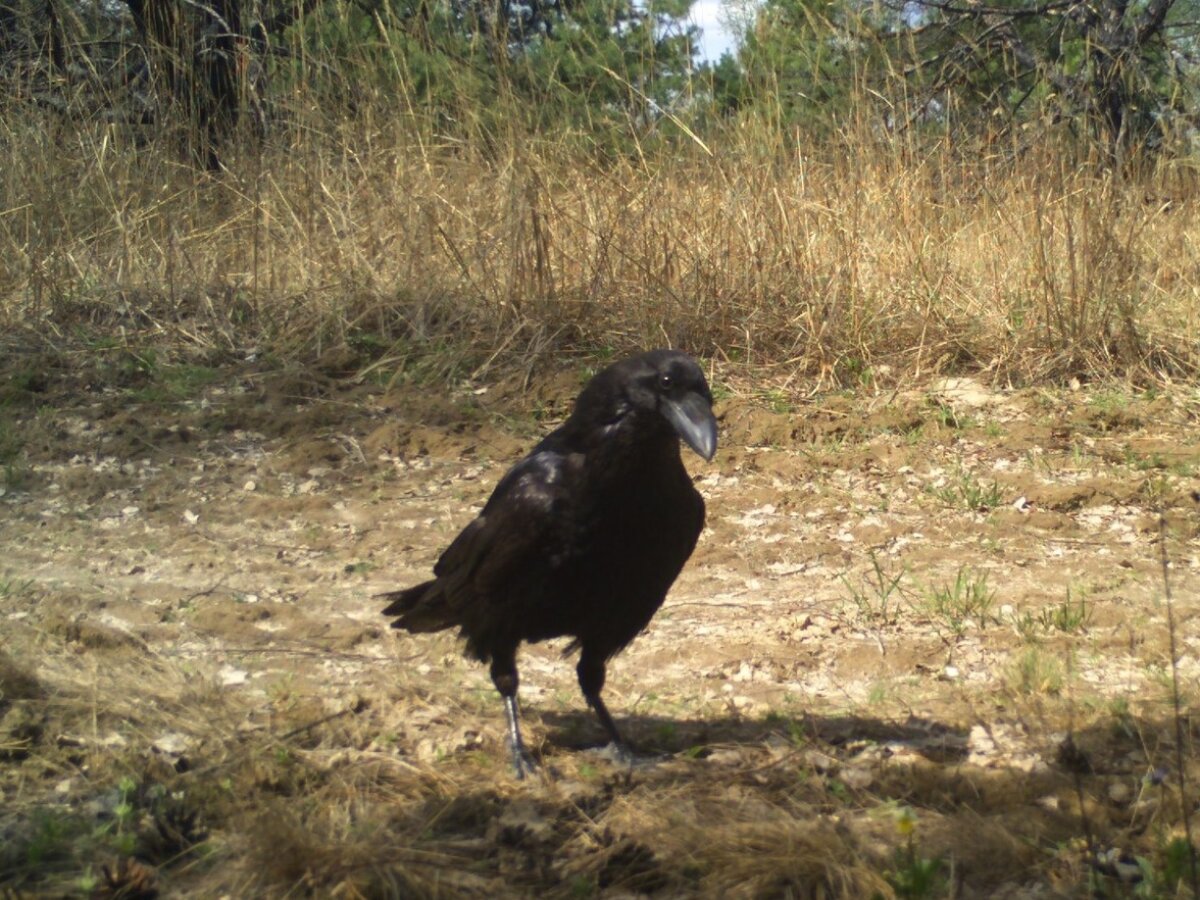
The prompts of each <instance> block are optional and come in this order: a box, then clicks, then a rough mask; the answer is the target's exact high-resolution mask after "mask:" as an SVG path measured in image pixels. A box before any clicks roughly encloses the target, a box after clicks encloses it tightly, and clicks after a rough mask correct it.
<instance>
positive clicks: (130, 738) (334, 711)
mask: <svg viewBox="0 0 1200 900" xmlns="http://www.w3.org/2000/svg"><path fill="white" fill-rule="evenodd" d="M584 377H585V373H582V372H579V371H570V372H567V373H564V374H562V375H559V376H557V377H552V378H542V379H539V380H535V382H534V383H533V385H532V386H531V387H530V388H528V389H526V388H525V386H524V385H523V384H522V383H521V382H520V381H519V380H516V379H514V380H512V381H511V382H508V381H506V382H501V383H499V384H491V385H484V384H477V385H468V386H464V387H463V388H462V389H461V390H459V391H457V392H454V393H452V394H447V395H444V396H443V395H441V394H440V393H438V392H437V391H431V390H429V389H425V388H422V389H418V388H407V389H402V388H397V387H393V388H391V389H388V388H386V387H375V386H366V385H353V384H349V385H348V384H346V383H342V382H335V381H333V380H328V379H325V378H322V377H321V376H320V375H312V374H304V375H295V376H289V375H285V374H279V373H263V372H260V371H255V370H252V369H250V368H247V369H246V370H245V371H244V372H241V373H232V374H231V373H228V372H221V373H215V372H211V371H209V370H204V369H187V370H185V369H184V368H182V367H181V368H179V369H171V370H169V371H168V370H163V371H138V372H134V373H132V374H131V375H130V376H129V377H128V378H126V379H125V383H123V384H122V383H121V382H120V380H117V381H114V380H113V379H112V378H99V377H97V378H92V377H90V376H89V375H88V374H87V373H85V372H72V371H70V370H69V369H67V368H55V367H54V366H47V367H45V368H44V369H39V368H37V367H30V366H26V367H25V368H23V369H21V370H20V371H17V372H15V374H14V375H13V377H12V378H10V379H9V385H10V386H9V388H8V389H7V392H6V393H5V394H4V396H3V398H2V399H3V400H4V403H5V405H4V407H3V412H0V416H3V421H2V425H3V428H0V463H3V464H4V466H5V469H4V481H3V489H4V494H3V496H2V497H0V519H2V522H3V525H2V528H3V557H2V558H0V629H2V632H3V634H4V637H5V640H4V645H3V650H2V651H0V689H2V693H0V884H4V883H7V884H9V885H11V886H12V887H13V888H14V889H20V890H28V891H33V892H41V891H46V890H49V891H53V892H55V893H59V892H66V893H72V892H73V893H76V894H85V893H89V892H97V893H101V894H102V893H104V892H105V891H108V892H110V893H112V892H117V891H121V890H124V891H126V894H127V895H129V892H130V891H132V890H134V889H140V890H143V891H145V892H147V893H144V894H143V895H149V892H153V890H156V889H157V890H160V891H162V892H164V893H166V894H167V895H196V896H218V895H220V894H221V893H226V894H228V895H230V896H247V895H248V894H249V893H251V892H253V893H257V894H265V895H283V894H285V893H290V894H296V893H302V894H303V893H311V894H317V895H335V896H346V897H349V896H360V895H363V894H365V895H405V896H410V895H414V894H415V895H425V896H525V895H529V894H531V893H544V894H548V895H550V896H571V897H577V896H613V897H615V896H631V895H639V894H650V895H656V896H671V897H676V896H717V895H728V896H747V897H758V896H816V895H818V893H819V891H822V890H823V891H825V892H826V895H829V894H832V895H842V896H851V897H859V896H870V895H871V894H873V893H877V894H879V895H882V896H892V895H900V896H916V897H925V896H927V897H940V896H958V897H991V896H1010V897H1018V896H1019V897H1036V896H1087V895H1089V891H1100V892H1101V893H1107V894H1109V895H1112V896H1123V895H1125V894H1127V893H1131V892H1133V891H1135V890H1137V891H1140V892H1141V893H1142V894H1143V895H1149V896H1155V895H1162V896H1174V894H1173V893H1172V892H1173V891H1174V890H1175V887H1176V885H1177V884H1178V882H1179V880H1180V878H1181V877H1183V876H1185V875H1186V874H1187V866H1186V862H1187V857H1186V852H1182V851H1185V850H1186V847H1185V846H1184V845H1183V844H1182V843H1181V842H1180V840H1179V837H1180V835H1181V830H1180V829H1181V825H1182V816H1181V811H1180V810H1181V807H1180V802H1179V801H1180V793H1179V787H1180V779H1179V766H1178V756H1177V753H1176V747H1177V743H1176V732H1175V726H1174V722H1173V716H1172V693H1171V691H1172V681H1171V655H1170V651H1169V635H1168V620H1167V615H1166V606H1165V604H1164V602H1163V598H1164V591H1163V579H1162V572H1161V567H1160V561H1159V556H1158V553H1159V543H1158V542H1159V522H1158V517H1157V515H1156V512H1155V511H1156V509H1157V507H1158V504H1160V503H1161V504H1162V505H1163V506H1164V507H1165V508H1166V509H1167V511H1168V525H1169V540H1168V549H1169V552H1170V556H1171V565H1172V569H1171V579H1172V587H1173V589H1174V612H1175V617H1176V621H1177V624H1178V635H1177V638H1178V649H1177V654H1176V660H1177V664H1178V672H1179V687H1180V690H1181V697H1182V703H1183V706H1184V708H1185V711H1188V712H1190V711H1191V710H1194V709H1195V705H1196V688H1197V683H1198V679H1200V637H1198V636H1197V631H1196V626H1195V615H1196V613H1197V610H1198V609H1200V603H1198V600H1197V593H1196V585H1197V568H1198V567H1200V555H1198V553H1197V550H1198V544H1197V541H1196V538H1197V513H1196V511H1195V504H1194V502H1193V501H1192V499H1191V497H1190V493H1191V491H1192V490H1193V487H1194V486H1195V477H1194V470H1195V468H1196V466H1198V465H1200V441H1198V440H1197V435H1196V427H1195V417H1196V413H1197V411H1198V410H1200V397H1198V396H1197V394H1196V392H1195V391H1193V390H1191V389H1186V390H1185V389H1182V388H1181V389H1173V390H1170V391H1167V392H1163V393H1158V394H1145V393H1142V394H1134V393H1131V392H1128V391H1123V390H1117V389H1107V390H1081V391H1075V392H1063V393H1060V394H1056V393H1048V392H1043V391H1023V392H995V391H990V390H987V389H984V388H982V387H981V386H980V385H978V384H975V383H973V382H969V381H955V382H947V381H942V382H937V383H929V384H926V385H923V386H921V387H920V388H914V389H907V390H899V391H894V392H892V391H887V392H879V393H873V392H866V391H864V392H861V393H858V394H831V395H825V396H820V397H815V398H809V399H801V398H797V397H794V396H791V395H789V394H788V393H787V392H786V391H784V390H782V389H781V390H772V391H763V390H761V389H756V390H753V391H752V390H750V389H748V387H747V386H746V385H741V384H739V383H738V382H737V379H736V378H734V379H732V381H725V380H722V379H721V378H720V377H718V378H717V379H716V382H717V393H718V395H719V396H720V398H721V399H720V401H719V403H718V407H719V412H720V413H721V414H722V434H721V439H722V446H721V449H720V451H719V453H718V457H717V460H716V461H715V462H714V463H713V464H711V465H705V464H703V463H701V462H699V461H697V460H695V459H691V460H690V461H689V465H691V466H692V468H693V472H694V474H695V477H696V480H697V483H698V486H699V488H700V490H701V491H702V492H703V493H704V495H705V497H706V498H707V501H708V508H709V519H710V522H709V528H708V529H706V531H705V534H704V535H703V536H702V538H701V542H700V547H699V549H698V551H697V554H696V556H695V557H694V558H693V561H692V562H691V563H690V564H689V566H688V567H687V569H686V570H685V572H684V574H683V575H682V576H681V578H680V580H679V582H678V584H677V585H676V587H675V589H674V590H673V591H672V593H671V595H670V597H669V598H668V601H667V604H666V605H665V606H664V608H663V610H662V611H661V613H660V614H659V616H658V617H657V618H656V619H655V620H654V622H653V623H652V626H651V628H650V630H649V631H648V632H647V633H646V634H645V635H643V636H642V637H641V638H639V640H638V641H636V642H635V643H634V645H633V646H632V648H631V649H630V650H629V651H628V652H627V653H626V654H624V655H623V656H622V657H620V658H619V659H618V660H617V661H616V662H615V663H614V664H613V665H612V666H611V667H610V676H609V686H608V688H607V690H606V697H607V698H608V700H609V706H610V708H611V709H612V710H613V712H614V715H616V717H617V719H618V722H619V723H620V724H621V725H622V727H623V728H624V729H625V730H626V732H627V734H628V735H629V737H630V738H631V739H632V741H633V742H634V743H635V744H636V745H638V747H639V748H640V749H641V750H643V751H645V752H647V753H650V754H655V755H656V756H657V759H656V760H655V761H654V762H653V763H652V764H649V765H646V766H639V767H638V768H636V769H635V770H634V771H633V772H626V771H623V770H621V769H619V768H616V767H614V766H613V765H612V764H610V763H609V762H608V761H606V759H605V757H604V756H603V754H601V753H597V752H596V751H595V750H594V749H593V748H595V747H596V745H597V744H598V742H599V740H600V731H599V728H598V727H597V726H596V725H595V723H594V722H593V721H592V719H591V717H590V716H589V715H588V714H587V713H586V711H585V710H584V709H583V704H582V700H581V698H580V697H579V695H578V691H577V688H576V686H575V683H574V668H573V664H571V663H569V662H566V661H563V660H562V659H561V658H560V652H561V645H555V644H551V645H543V646H538V647H533V648H528V649H527V650H526V651H525V652H524V653H523V656H522V659H521V672H522V678H523V683H522V698H523V701H524V706H525V710H526V715H527V721H528V729H529V735H528V736H529V738H530V743H531V746H532V747H533V748H534V749H535V750H536V752H538V753H539V754H540V755H541V758H542V760H543V762H544V764H545V766H546V768H547V769H548V770H549V771H550V772H551V773H552V777H550V778H547V779H546V780H545V781H543V782H535V783H527V784H517V783H514V782H513V781H512V780H511V778H510V776H509V774H508V771H507V766H506V756H505V753H504V752H503V743H502V734H503V732H502V722H503V718H502V715H501V710H500V704H499V702H498V700H497V698H496V696H495V694H494V692H493V691H492V689H491V686H490V683H489V682H488V680H487V677H486V672H485V671H484V670H483V669H482V668H481V667H478V666H474V665H471V664H469V663H467V662H466V661H465V660H463V659H462V658H461V656H460V655H459V652H458V647H457V644H456V642H455V640H454V639H453V637H452V636H449V635H437V636H417V637H414V636H409V635H403V634H396V633H392V632H390V631H389V630H388V629H386V628H385V627H383V626H384V623H383V622H382V621H381V619H380V618H379V616H378V614H377V613H378V603H377V602H376V601H373V600H372V599H371V595H372V594H373V593H375V592H378V591H381V590H385V589H388V588H392V587H396V586H401V585H405V584H409V583H412V582H414V581H416V580H418V579H419V578H421V577H423V576H424V574H425V573H426V572H427V571H428V569H429V567H430V566H431V565H432V563H433V561H434V560H435V559H436V557H437V554H438V552H439V551H440V550H441V549H442V548H443V547H444V546H445V544H446V543H447V541H448V540H449V539H450V538H451V537H452V536H453V535H454V534H455V533H456V532H457V530H458V529H459V528H460V527H461V526H462V525H463V524H464V523H465V522H466V521H467V520H468V519H469V518H470V516H471V515H472V513H473V511H474V510H475V509H476V508H477V507H478V506H479V505H480V504H482V502H483V501H484V500H485V499H486V496H487V494H488V492H489V491H490V489H491V487H492V486H493V485H494V483H495V481H496V480H497V479H498V477H499V476H500V475H501V474H502V472H503V470H504V468H505V467H506V466H507V465H508V464H509V463H510V462H511V461H512V460H513V459H514V458H515V457H516V456H517V455H519V454H520V453H521V452H522V451H523V450H526V449H528V448H529V447H530V446H531V445H532V444H533V442H534V441H535V439H536V436H537V435H539V434H541V433H542V432H544V431H545V430H546V429H547V428H548V427H549V424H550V422H552V421H556V420H557V418H558V417H559V416H561V414H562V412H563V410H564V409H565V408H566V407H565V404H566V403H568V402H569V400H570V398H571V397H572V396H573V394H574V393H575V392H576V391H577V389H578V387H579V385H580V383H581V380H582V379H583V378H584ZM1182 725H1183V730H1182V736H1183V740H1184V743H1185V746H1184V747H1183V754H1182V756H1183V758H1184V759H1185V760H1186V764H1187V765H1189V766H1191V767H1192V769H1191V770H1189V775H1190V777H1191V779H1192V784H1196V781H1197V776H1198V775H1200V771H1196V766H1195V754H1194V752H1193V751H1194V746H1193V740H1194V733H1193V732H1192V730H1191V729H1192V728H1193V725H1192V723H1191V719H1190V718H1185V719H1184V720H1183V723H1182ZM1191 796H1193V797H1194V796H1196V792H1195V791H1192V792H1191ZM1192 805H1193V803H1192V802H1190V801H1189V803H1188V806H1189V808H1190V807H1191V806H1192ZM1185 880H1186V879H1185Z"/></svg>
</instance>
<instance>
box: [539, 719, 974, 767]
mask: <svg viewBox="0 0 1200 900" xmlns="http://www.w3.org/2000/svg"><path fill="white" fill-rule="evenodd" d="M538 718H539V719H540V722H541V726H542V730H543V732H544V735H545V743H544V745H543V747H542V750H543V752H544V753H549V754H557V753H559V752H562V751H566V752H578V751H585V750H592V749H597V748H603V747H604V746H605V744H606V738H605V736H604V732H603V731H602V730H601V728H600V726H599V724H598V723H597V722H596V721H595V719H594V718H593V717H592V716H591V714H590V713H588V712H587V711H579V712H574V711H565V712H558V711H553V710H547V711H543V712H541V714H540V716H538ZM617 725H618V727H619V728H620V730H621V733H622V736H623V737H624V738H625V739H626V740H627V741H628V742H629V744H630V746H631V747H632V749H633V750H634V752H635V753H636V754H637V755H639V756H652V757H653V756H658V757H677V756H682V757H689V758H697V759H702V758H704V757H706V756H708V755H711V754H712V753H714V752H717V751H718V750H721V749H730V748H747V749H749V748H755V747H763V746H764V745H776V746H778V745H780V744H781V743H783V742H786V743H787V744H790V745H792V746H794V747H797V748H799V747H806V748H822V747H823V748H826V749H827V750H828V751H829V752H831V753H834V754H838V755H840V754H841V753H842V752H843V751H844V752H846V753H856V752H859V751H861V750H862V749H863V748H865V747H868V746H874V747H883V748H903V749H905V750H908V751H911V752H914V753H917V754H918V755H920V756H922V757H924V758H926V759H928V760H930V761H931V762H937V763H954V762H957V761H961V760H963V759H965V758H966V756H967V752H968V734H967V732H966V731H964V730H963V729H961V728H956V727H953V726H950V725H946V724H944V723H941V722H938V721H936V720H933V719H927V718H920V717H917V716H910V717H909V718H908V719H906V720H904V721H886V720H882V719H876V718H870V717H864V716H850V715H848V716H811V715H799V716H795V717H790V716H779V715H767V716H764V717H760V718H751V717H745V716H739V715H729V716H723V717H705V718H675V717H670V716H661V715H647V714H639V713H635V714H632V715H627V716H623V717H620V718H618V720H617Z"/></svg>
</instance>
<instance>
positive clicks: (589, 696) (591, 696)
mask: <svg viewBox="0 0 1200 900" xmlns="http://www.w3.org/2000/svg"><path fill="white" fill-rule="evenodd" d="M575 672H576V674H577V675H578V676H579V688H580V690H582V691H583V696H584V699H586V700H587V702H588V706H590V707H591V708H592V710H593V711H594V712H595V713H596V718H597V719H599V720H600V726H601V727H602V728H603V729H604V731H605V732H606V733H607V734H608V737H609V740H611V741H612V750H613V755H614V756H615V757H616V759H617V760H618V761H619V762H622V763H628V764H632V763H633V751H632V750H630V749H629V745H628V744H626V743H625V741H624V739H623V738H622V737H621V732H619V731H617V723H616V722H614V721H613V718H612V716H611V715H609V713H608V707H607V706H605V705H604V701H603V700H601V699H600V692H601V691H602V690H603V689H604V676H605V671H604V660H603V659H599V660H597V659H596V658H595V657H594V656H592V655H591V654H589V653H588V652H587V650H584V651H583V653H582V654H581V655H580V657H579V665H577V666H576V667H575Z"/></svg>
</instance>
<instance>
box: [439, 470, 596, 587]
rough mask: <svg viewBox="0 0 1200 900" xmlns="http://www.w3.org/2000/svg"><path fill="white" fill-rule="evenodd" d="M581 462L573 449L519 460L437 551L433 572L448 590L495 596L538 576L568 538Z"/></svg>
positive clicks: (563, 549) (557, 556)
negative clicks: (475, 513)
mask: <svg viewBox="0 0 1200 900" xmlns="http://www.w3.org/2000/svg"><path fill="white" fill-rule="evenodd" d="M581 464H582V458H581V457H580V456H579V454H570V453H563V452H559V451H556V450H551V449H538V450H535V451H534V452H533V453H531V454H530V455H529V456H527V457H526V458H525V459H523V460H521V462H519V463H518V464H517V465H516V466H514V467H513V468H512V469H511V470H510V471H509V472H508V474H506V475H505V476H504V478H502V479H501V480H500V483H499V484H497V485H496V489H495V490H494V491H493V492H492V496H491V497H490V498H489V499H488V502H487V504H486V505H485V506H484V508H483V511H482V512H481V513H480V514H479V516H478V518H476V519H475V520H474V521H473V522H471V523H470V524H469V525H468V526H467V527H466V528H464V529H463V530H462V532H461V533H460V534H459V535H458V537H457V538H455V539H454V541H453V543H451V544H450V546H449V547H447V548H446V550H445V552H444V553H442V555H441V558H440V559H438V561H437V565H435V566H434V569H433V572H434V574H435V575H436V576H437V577H438V578H439V579H445V580H446V581H447V582H449V583H452V584H453V585H454V588H456V589H457V590H455V591H454V593H458V591H459V590H463V589H465V591H466V593H469V594H471V595H474V597H479V598H491V599H495V600H499V599H502V598H503V597H505V596H509V595H511V594H512V592H513V591H516V590H519V589H521V588H522V587H525V586H528V585H530V584H531V583H533V582H535V581H536V580H538V579H539V578H542V577H544V576H545V575H546V574H548V573H549V572H550V571H551V570H552V569H553V568H554V567H555V566H557V565H558V564H559V563H561V561H562V558H563V555H564V553H566V552H567V549H568V547H569V546H570V545H571V542H572V537H573V532H574V530H575V529H574V527H573V524H572V523H573V522H574V517H575V509H574V506H575V504H574V503H573V502H572V497H573V493H574V491H575V488H576V484H577V482H578V472H579V470H580V468H581ZM463 599H464V600H465V599H466V598H465V597H464V598H463Z"/></svg>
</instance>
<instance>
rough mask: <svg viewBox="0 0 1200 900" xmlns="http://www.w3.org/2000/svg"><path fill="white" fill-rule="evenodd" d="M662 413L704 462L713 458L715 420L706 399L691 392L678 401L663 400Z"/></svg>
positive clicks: (715, 434) (715, 435) (710, 405)
mask: <svg viewBox="0 0 1200 900" xmlns="http://www.w3.org/2000/svg"><path fill="white" fill-rule="evenodd" d="M662 413H663V415H664V416H666V418H667V421H668V422H670V423H671V425H672V427H673V428H674V429H675V431H676V432H678V434H679V436H680V437H681V438H683V442H684V443H685V444H687V445H688V446H689V447H691V448H692V449H693V450H695V451H696V452H697V453H699V454H700V455H701V456H703V457H704V458H705V459H706V460H709V459H712V458H713V454H714V453H716V452H717V419H716V417H715V416H714V415H713V411H712V404H711V403H709V402H708V400H707V399H706V398H704V397H701V396H700V395H699V394H697V393H695V392H693V391H689V392H688V393H686V394H684V395H683V397H682V398H681V399H679V400H672V399H670V398H669V397H666V398H663V405H662Z"/></svg>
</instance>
